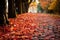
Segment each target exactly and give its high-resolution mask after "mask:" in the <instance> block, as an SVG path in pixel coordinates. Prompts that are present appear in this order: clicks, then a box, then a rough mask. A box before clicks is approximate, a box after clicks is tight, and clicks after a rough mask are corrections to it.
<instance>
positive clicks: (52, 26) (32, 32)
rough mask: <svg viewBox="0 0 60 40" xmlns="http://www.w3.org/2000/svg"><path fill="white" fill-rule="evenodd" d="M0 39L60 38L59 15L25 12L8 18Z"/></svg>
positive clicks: (48, 39)
mask: <svg viewBox="0 0 60 40" xmlns="http://www.w3.org/2000/svg"><path fill="white" fill-rule="evenodd" d="M9 21H10V25H8V27H6V28H5V32H6V33H5V34H3V35H2V36H1V37H0V39H1V40H4V39H6V40H12V39H13V40H60V38H59V37H60V17H59V16H58V15H51V14H39V13H38V14H32V13H25V14H21V15H17V17H16V18H14V19H12V18H10V19H9Z"/></svg>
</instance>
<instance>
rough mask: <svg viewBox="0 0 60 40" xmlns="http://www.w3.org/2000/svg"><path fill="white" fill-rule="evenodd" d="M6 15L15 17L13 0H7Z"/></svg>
mask: <svg viewBox="0 0 60 40" xmlns="http://www.w3.org/2000/svg"><path fill="white" fill-rule="evenodd" d="M8 17H9V18H15V17H16V14H15V5H14V0H8Z"/></svg>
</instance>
